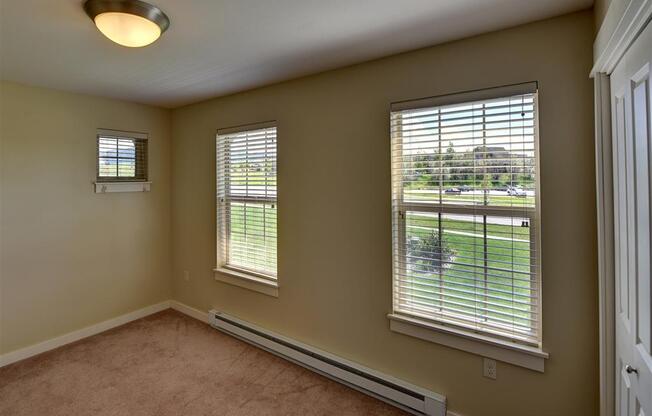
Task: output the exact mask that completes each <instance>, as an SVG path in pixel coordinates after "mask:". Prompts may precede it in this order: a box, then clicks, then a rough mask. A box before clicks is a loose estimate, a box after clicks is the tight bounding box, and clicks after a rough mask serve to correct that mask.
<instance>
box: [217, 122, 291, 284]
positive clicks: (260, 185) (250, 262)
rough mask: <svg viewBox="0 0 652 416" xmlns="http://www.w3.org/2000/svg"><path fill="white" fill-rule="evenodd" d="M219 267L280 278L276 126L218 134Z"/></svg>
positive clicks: (222, 131) (225, 131)
mask: <svg viewBox="0 0 652 416" xmlns="http://www.w3.org/2000/svg"><path fill="white" fill-rule="evenodd" d="M216 147H217V223H218V224H217V225H218V264H219V265H220V266H222V267H227V268H234V269H237V270H244V271H247V272H253V273H255V274H257V275H259V276H260V277H265V278H269V279H276V274H277V271H276V269H277V266H276V263H277V252H276V246H277V232H276V228H277V227H276V218H277V209H278V208H277V191H276V189H277V188H276V127H275V126H273V125H271V126H270V125H265V126H251V127H249V128H246V127H245V128H244V130H243V129H235V130H220V131H218V136H217V145H216Z"/></svg>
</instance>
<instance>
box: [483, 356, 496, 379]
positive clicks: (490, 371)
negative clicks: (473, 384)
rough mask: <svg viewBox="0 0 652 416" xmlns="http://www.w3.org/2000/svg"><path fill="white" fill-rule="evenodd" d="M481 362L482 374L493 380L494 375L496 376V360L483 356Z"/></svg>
mask: <svg viewBox="0 0 652 416" xmlns="http://www.w3.org/2000/svg"><path fill="white" fill-rule="evenodd" d="M482 364H483V371H482V375H483V376H485V377H487V378H490V379H492V380H495V379H496V377H497V376H498V369H497V367H496V360H492V359H490V358H483V359H482Z"/></svg>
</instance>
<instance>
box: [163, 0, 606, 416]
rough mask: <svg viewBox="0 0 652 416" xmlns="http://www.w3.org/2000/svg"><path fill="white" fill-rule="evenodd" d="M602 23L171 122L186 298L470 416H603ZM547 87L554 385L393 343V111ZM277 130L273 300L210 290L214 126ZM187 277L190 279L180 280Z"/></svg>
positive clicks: (550, 377)
mask: <svg viewBox="0 0 652 416" xmlns="http://www.w3.org/2000/svg"><path fill="white" fill-rule="evenodd" d="M593 25H594V22H593V14H592V12H591V11H585V12H581V13H576V14H572V15H567V16H563V17H559V18H555V19H551V20H547V21H543V22H538V23H534V24H530V25H526V26H522V27H518V28H514V29H510V30H504V31H501V32H497V33H492V34H487V35H483V36H479V37H475V38H471V39H467V40H462V41H459V42H453V43H449V44H445V45H440V46H435V47H432V48H427V49H423V50H419V51H415V52H411V53H407V54H403V55H398V56H394V57H389V58H386V59H382V60H378V61H375V62H370V63H365V64H362V65H356V66H352V67H348V68H344V69H340V70H335V71H330V72H326V73H323V74H319V75H315V76H311V77H306V78H302V79H298V80H294V81H290V82H285V83H282V84H278V85H274V86H269V87H266V88H261V89H257V90H253V91H249V92H245V93H241V94H236V95H232V96H228V97H223V98H218V99H214V100H210V101H207V102H204V103H200V104H196V105H192V106H188V107H185V108H181V109H178V110H175V111H174V112H173V119H172V131H173V133H172V136H173V145H172V152H173V155H174V158H173V168H172V178H173V180H172V189H173V200H172V212H173V216H172V219H173V224H172V236H173V240H172V241H173V256H174V261H173V264H174V266H173V294H174V297H175V299H177V300H179V301H181V302H184V303H187V304H189V305H191V306H194V307H196V308H199V309H202V310H208V309H210V308H217V309H219V310H222V311H226V312H229V313H232V314H234V315H236V316H238V317H241V318H243V319H246V320H249V321H251V322H254V323H257V324H260V325H262V326H264V327H266V328H269V329H271V330H274V331H277V332H279V333H282V334H284V335H287V336H290V337H294V338H296V339H299V340H301V341H304V342H306V343H308V344H311V345H314V346H317V347H319V348H322V349H324V350H327V351H330V352H332V353H335V354H339V355H341V356H343V357H346V358H349V359H351V360H354V361H357V362H360V363H362V364H364V365H367V366H369V367H372V368H375V369H377V370H380V371H383V372H386V373H390V374H393V375H395V376H397V377H401V378H403V379H406V380H408V381H411V382H413V383H415V384H417V385H421V386H424V387H426V388H429V389H432V390H434V391H437V392H441V393H443V394H445V395H447V396H448V398H449V404H450V407H451V409H452V410H455V411H459V412H460V413H461V414H463V415H466V416H491V415H500V416H509V415H528V416H535V415H559V416H562V415H573V416H581V415H590V416H593V415H596V414H597V413H598V410H597V405H598V351H597V348H598V344H597V332H598V322H597V308H598V305H597V272H596V247H595V241H596V230H595V222H596V219H595V193H594V188H595V182H594V163H593V161H594V159H593V158H594V153H593V151H594V149H593V102H592V83H591V81H590V80H589V78H588V73H589V70H590V67H591V63H592V51H591V44H592V37H593ZM531 80H537V81H539V85H540V126H541V128H540V135H541V149H540V150H541V194H542V199H543V203H542V204H543V206H542V223H543V233H542V234H543V235H542V239H543V242H542V252H543V279H544V280H543V302H544V304H543V310H544V315H543V334H544V348H545V350H546V351H548V352H549V353H550V356H551V358H550V359H549V360H548V361H547V363H546V371H545V373H544V374H541V373H537V372H533V371H530V370H526V369H523V368H519V367H514V366H511V365H508V364H499V367H498V380H497V381H491V380H488V379H486V378H483V377H482V369H481V358H480V357H477V356H474V355H471V354H468V353H465V352H461V351H457V350H454V349H450V348H446V347H443V346H439V345H436V344H432V343H428V342H425V341H421V340H418V339H415V338H411V337H408V336H405V335H400V334H397V333H393V332H391V331H390V330H389V322H388V320H387V318H386V317H385V315H386V314H387V313H388V312H389V311H390V308H391V217H390V172H389V166H390V163H389V162H390V153H389V128H388V126H389V121H388V109H389V103H390V102H392V101H398V100H405V99H411V98H418V97H423V96H432V95H438V94H445V93H450V92H456V91H462V90H469V89H475V88H483V87H490V86H497V85H504V84H510V83H517V82H523V81H531ZM265 120H278V126H279V130H278V131H279V144H278V148H279V173H278V174H279V279H280V282H281V289H280V296H279V297H278V298H273V297H269V296H265V295H262V294H259V293H255V292H252V291H248V290H246V289H242V288H239V287H234V286H230V285H228V284H225V283H220V282H216V281H215V280H214V279H213V273H212V268H213V267H214V266H215V210H214V206H215V180H214V176H215V167H214V162H215V157H214V150H215V146H214V137H215V130H216V129H217V128H218V127H226V126H233V125H240V124H244V123H252V122H258V121H265ZM183 270H188V271H189V272H190V276H191V279H190V281H185V280H184V279H183Z"/></svg>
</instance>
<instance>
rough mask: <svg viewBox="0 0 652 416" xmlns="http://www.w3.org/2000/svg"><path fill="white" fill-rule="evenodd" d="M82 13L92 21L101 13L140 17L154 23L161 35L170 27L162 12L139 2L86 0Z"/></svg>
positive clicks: (136, 0) (127, 0) (133, 0)
mask: <svg viewBox="0 0 652 416" xmlns="http://www.w3.org/2000/svg"><path fill="white" fill-rule="evenodd" d="M84 11H85V12H86V14H87V15H88V17H90V18H91V20H93V21H95V17H97V16H98V15H100V14H102V13H126V14H132V15H135V16H140V17H142V18H145V19H147V20H149V21H151V22H153V23H155V24H156V25H157V26H158V27H159V29H161V34H163V32H165V31H166V30H167V29H168V28H169V27H170V19H169V18H168V16H167V15H166V14H165V13H164V12H163V10H161V9H159V8H158V7H156V6H154V5H153V4H149V3H146V2H144V1H140V0H86V2H85V3H84Z"/></svg>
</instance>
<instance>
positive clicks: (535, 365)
mask: <svg viewBox="0 0 652 416" xmlns="http://www.w3.org/2000/svg"><path fill="white" fill-rule="evenodd" d="M387 317H388V318H389V319H390V329H391V330H392V331H394V332H398V333H401V334H404V335H409V336H412V337H416V338H420V339H423V340H426V341H430V342H434V343H437V344H441V345H445V346H447V347H451V348H456V349H458V350H462V351H466V352H470V353H473V354H477V355H481V356H483V357H487V358H492V359H494V360H498V361H503V362H506V363H510V364H514V365H517V366H519V367H525V368H528V369H530V370H535V371H539V372H542V373H543V370H544V363H545V360H546V359H547V358H548V354H547V353H546V352H544V351H542V350H540V349H538V348H535V347H529V346H527V345H521V344H517V343H512V342H509V341H500V340H497V339H494V338H491V337H487V336H483V335H479V334H474V333H472V332H467V331H463V330H460V329H456V328H450V327H447V326H444V325H437V324H434V323H430V322H426V321H422V320H419V319H415V318H410V317H406V316H402V315H397V314H389V315H387Z"/></svg>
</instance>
